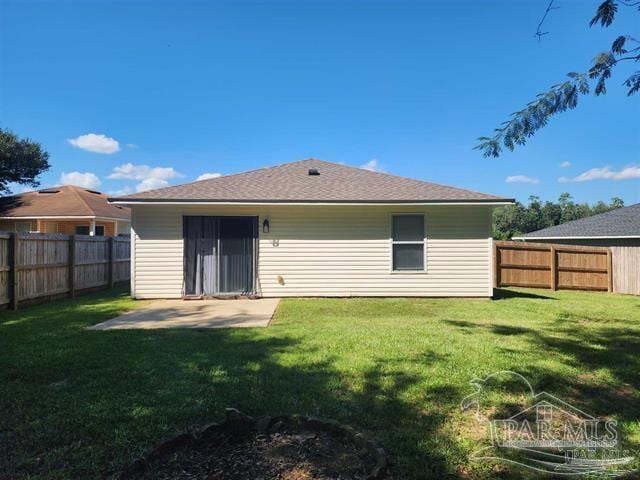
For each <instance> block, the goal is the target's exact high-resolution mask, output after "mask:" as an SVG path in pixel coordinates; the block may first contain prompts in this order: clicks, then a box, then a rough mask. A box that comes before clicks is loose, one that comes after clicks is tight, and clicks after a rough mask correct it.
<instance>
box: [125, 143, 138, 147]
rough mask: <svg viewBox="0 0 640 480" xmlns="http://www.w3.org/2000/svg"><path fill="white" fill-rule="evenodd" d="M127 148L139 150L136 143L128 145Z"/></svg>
mask: <svg viewBox="0 0 640 480" xmlns="http://www.w3.org/2000/svg"><path fill="white" fill-rule="evenodd" d="M127 147H129V148H138V145H136V144H135V143H127Z"/></svg>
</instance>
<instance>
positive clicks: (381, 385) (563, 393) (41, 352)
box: [0, 290, 640, 479]
mask: <svg viewBox="0 0 640 480" xmlns="http://www.w3.org/2000/svg"><path fill="white" fill-rule="evenodd" d="M139 305H140V304H139V303H136V302H133V301H132V300H130V299H129V298H128V297H127V296H126V292H124V291H116V292H115V293H100V294H93V295H89V296H86V297H81V298H79V299H76V300H73V301H60V302H57V303H53V304H50V305H44V306H37V307H30V308H25V309H24V310H22V311H18V312H8V311H2V312H0V478H2V479H5V478H6V479H8V478H11V479H13V478H30V479H35V478H37V479H44V478H46V479H59V478H73V479H76V478H108V477H109V476H111V475H112V474H113V473H114V472H116V471H117V470H118V468H120V467H121V466H122V465H124V464H126V463H128V462H130V461H131V460H132V459H134V458H136V457H137V456H138V455H140V454H142V453H143V452H144V451H145V450H146V449H148V448H149V447H150V446H152V445H153V444H154V443H156V442H158V441H159V440H160V439H162V438H163V437H165V436H167V435H170V434H172V433H174V432H177V431H181V430H184V429H189V428H192V427H194V426H197V425H202V424H204V423H207V422H211V421H216V420H219V419H220V418H221V417H222V415H223V411H224V408H225V407H229V406H233V407H236V408H239V409H241V410H243V411H245V412H246V413H249V414H254V415H260V414H271V413H278V412H295V413H304V414H312V415H318V416H322V417H328V418H335V419H338V420H340V421H343V422H346V423H349V424H351V425H353V426H354V427H356V428H358V429H361V430H365V431H368V432H371V433H372V434H374V435H375V436H376V437H377V438H378V439H380V441H381V442H382V444H383V445H384V447H385V448H386V450H387V451H388V452H389V454H390V456H391V459H392V460H393V466H392V474H393V477H394V478H398V479H418V478H445V477H447V475H450V476H451V477H450V478H458V477H464V478H495V476H497V475H500V476H501V477H504V478H522V477H523V476H524V475H525V473H523V472H518V471H515V470H513V469H512V468H513V467H500V468H499V469H496V467H494V466H491V465H490V464H485V463H478V462H472V461H470V459H469V456H470V455H471V453H472V452H473V451H474V450H475V449H477V448H478V447H479V446H481V445H482V444H483V442H484V441H485V434H486V431H485V430H483V429H482V428H481V427H479V426H478V424H477V422H476V420H475V418H474V417H473V415H471V414H470V413H468V412H461V411H460V407H459V406H460V401H461V400H462V398H463V397H465V396H466V395H469V394H471V393H473V392H474V388H473V387H472V386H471V385H470V384H469V381H470V380H471V379H472V378H474V377H484V376H486V375H488V374H490V373H492V372H494V371H497V370H512V371H517V372H519V373H521V374H523V375H524V376H526V377H527V378H528V379H529V380H530V381H531V382H532V383H533V385H534V387H535V388H536V390H546V391H548V392H550V393H552V394H554V395H556V396H558V397H560V398H562V399H564V400H565V401H568V402H570V403H572V404H573V405H575V406H576V407H578V408H580V409H582V410H584V411H587V412H589V413H591V414H593V415H596V416H599V417H607V418H613V419H615V420H617V421H618V422H619V427H620V430H621V433H622V436H623V441H624V446H625V447H627V448H631V449H635V450H638V447H640V423H639V422H638V419H639V418H640V394H639V393H638V391H639V389H640V354H639V353H640V299H638V298H635V297H625V296H615V295H608V294H598V293H584V292H547V291H533V290H502V291H500V293H499V299H498V300H494V301H483V300H461V299H450V300H449V299H291V300H286V301H283V302H282V303H281V305H280V307H279V309H278V311H277V314H276V317H275V319H274V321H273V322H272V324H271V326H270V327H269V328H266V329H237V330H155V331H150V330H146V331H106V332H105V331H88V330H86V329H85V327H86V326H88V325H91V324H95V323H98V322H100V321H103V320H105V319H108V318H110V317H113V316H115V315H117V314H118V313H119V312H122V311H124V310H127V309H131V308H135V307H136V306H139ZM636 466H637V464H636Z"/></svg>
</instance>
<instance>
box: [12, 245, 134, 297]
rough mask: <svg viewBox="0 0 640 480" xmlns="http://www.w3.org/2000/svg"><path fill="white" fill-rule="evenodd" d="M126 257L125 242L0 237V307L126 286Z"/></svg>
mask: <svg viewBox="0 0 640 480" xmlns="http://www.w3.org/2000/svg"><path fill="white" fill-rule="evenodd" d="M130 251H131V244H130V240H129V238H127V237H92V236H88V235H59V234H48V233H2V232H0V306H3V305H4V306H6V305H9V306H10V307H11V308H14V309H15V308H17V307H18V304H19V303H20V302H28V303H32V302H35V301H37V299H46V298H53V297H58V296H69V297H74V296H75V294H76V292H77V291H81V290H88V289H98V288H109V287H112V286H113V285H114V283H116V282H121V281H127V280H129V278H130V269H129V264H130Z"/></svg>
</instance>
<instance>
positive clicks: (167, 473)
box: [139, 429, 374, 480]
mask: <svg viewBox="0 0 640 480" xmlns="http://www.w3.org/2000/svg"><path fill="white" fill-rule="evenodd" d="M232 438H233V437H231V436H229V435H227V434H225V433H224V432H220V433H219V434H216V435H214V436H212V437H210V438H207V440H206V441H198V442H196V443H194V444H192V445H189V446H188V447H186V448H183V449H181V450H179V451H178V452H176V453H173V454H172V455H170V456H168V457H166V458H162V459H159V460H156V461H154V462H151V463H149V465H148V468H147V470H146V471H145V472H144V474H143V475H142V476H140V477H139V478H144V479H154V480H169V479H171V480H205V479H206V480H246V479H252V480H261V479H264V480H267V479H268V480H272V479H273V480H351V479H354V480H355V479H359V478H363V476H365V472H366V471H367V469H368V468H370V466H371V463H372V462H374V459H373V458H370V455H369V454H368V452H367V450H366V449H363V448H359V447H358V446H357V445H355V444H354V443H353V442H351V441H350V440H349V439H348V438H344V437H343V436H339V435H336V434H334V433H333V432H325V431H317V432H316V431H313V432H311V431H305V430H302V431H295V430H294V429H283V430H281V431H278V432H265V433H257V434H255V435H251V436H249V437H247V438H245V439H243V440H237V439H236V440H232Z"/></svg>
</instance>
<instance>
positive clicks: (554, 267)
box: [549, 245, 558, 290]
mask: <svg viewBox="0 0 640 480" xmlns="http://www.w3.org/2000/svg"><path fill="white" fill-rule="evenodd" d="M549 252H550V253H551V290H557V289H558V255H557V254H556V247H555V245H551V250H549Z"/></svg>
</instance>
